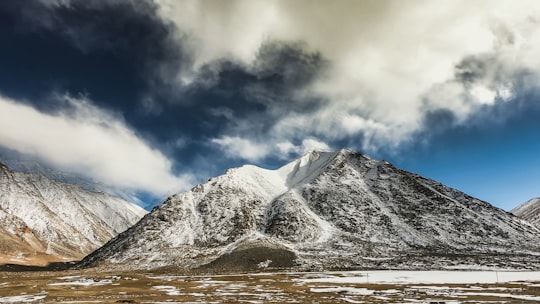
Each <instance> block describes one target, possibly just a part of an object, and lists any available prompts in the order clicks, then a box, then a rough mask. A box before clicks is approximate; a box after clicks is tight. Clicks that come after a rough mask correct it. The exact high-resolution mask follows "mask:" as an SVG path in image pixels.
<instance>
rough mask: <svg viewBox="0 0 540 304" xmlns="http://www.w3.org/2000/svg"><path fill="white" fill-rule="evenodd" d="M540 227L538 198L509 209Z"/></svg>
mask: <svg viewBox="0 0 540 304" xmlns="http://www.w3.org/2000/svg"><path fill="white" fill-rule="evenodd" d="M510 212H511V213H513V214H515V215H516V216H518V217H520V218H522V219H524V220H526V221H528V222H530V223H531V224H533V225H534V226H536V227H538V228H539V229H540V198H533V199H531V200H528V201H527V202H525V203H523V204H521V205H519V206H517V207H516V208H514V209H512V211H510Z"/></svg>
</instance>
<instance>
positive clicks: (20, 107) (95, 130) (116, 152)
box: [0, 96, 192, 195]
mask: <svg viewBox="0 0 540 304" xmlns="http://www.w3.org/2000/svg"><path fill="white" fill-rule="evenodd" d="M62 98H63V99H65V101H66V102H67V103H68V104H70V107H69V110H68V111H64V112H60V113H58V114H47V113H42V112H39V111H38V110H36V109H35V108H33V107H31V106H29V105H25V104H22V103H20V102H17V101H15V100H12V99H9V98H6V97H2V96H0V145H2V146H6V147H9V148H10V149H13V150H16V151H19V152H21V153H26V154H30V155H33V156H37V157H39V158H41V159H43V160H45V161H47V162H49V163H50V164H52V165H54V166H56V167H58V168H60V169H64V170H69V171H71V172H74V173H79V174H81V175H84V176H88V177H91V178H93V179H95V180H98V181H101V182H103V183H105V184H108V185H109V186H112V187H118V188H121V189H130V190H142V191H148V192H150V193H153V194H156V195H163V194H165V193H168V192H170V191H177V190H180V189H186V188H187V187H188V186H190V184H191V183H192V178H191V177H190V176H189V175H182V176H175V175H174V174H172V172H171V165H172V164H171V161H169V160H168V159H167V158H166V157H165V156H164V155H163V154H162V153H161V152H160V151H158V150H156V149H153V148H152V147H151V146H149V145H148V144H147V143H146V142H145V141H144V140H142V139H141V138H140V137H138V136H137V134H135V133H134V132H133V131H132V130H131V129H130V128H129V127H128V126H127V125H126V124H125V123H124V122H123V121H122V120H121V119H119V118H118V117H115V116H114V115H112V114H110V113H107V112H106V111H104V110H102V109H100V108H97V107H96V106H93V105H92V104H91V103H90V102H89V101H88V100H85V99H75V98H72V97H69V96H64V97H62Z"/></svg>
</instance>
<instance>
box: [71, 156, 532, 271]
mask: <svg viewBox="0 0 540 304" xmlns="http://www.w3.org/2000/svg"><path fill="white" fill-rule="evenodd" d="M539 249H540V232H539V230H538V229H537V228H535V227H533V226H531V225H530V224H528V223H526V222H525V221H523V220H521V219H519V218H517V217H515V216H514V215H512V214H510V213H507V212H505V211H504V210H502V209H499V208H496V207H494V206H492V205H490V204H488V203H486V202H483V201H480V200H478V199H475V198H473V197H470V196H468V195H466V194H464V193H462V192H460V191H457V190H454V189H451V188H449V187H446V186H444V185H442V184H440V183H438V182H435V181H433V180H429V179H426V178H423V177H421V176H418V175H416V174H413V173H410V172H406V171H403V170H400V169H397V168H395V167H394V166H392V165H391V164H389V163H388V162H385V161H377V160H373V159H370V158H369V157H367V156H364V155H362V154H359V153H354V152H350V151H345V150H342V151H339V152H336V153H329V152H312V153H310V154H307V155H305V156H303V157H301V158H300V159H297V160H295V161H293V162H291V163H289V164H287V165H285V166H283V167H281V168H279V169H277V170H266V169H262V168H258V167H255V166H249V165H247V166H243V167H240V168H236V169H230V170H228V171H227V172H226V173H225V174H224V175H221V176H218V177H216V178H212V179H210V180H209V181H208V182H207V183H204V184H201V185H198V186H196V187H194V188H193V189H191V190H190V191H188V192H185V193H180V194H177V195H174V196H171V197H170V198H168V199H167V200H166V201H165V202H164V203H163V204H162V205H160V206H158V207H156V208H154V210H152V212H151V213H150V214H148V215H146V216H145V217H144V218H143V219H142V220H141V221H139V222H138V223H137V224H136V225H135V226H133V227H132V228H130V229H128V230H127V231H126V232H124V233H122V234H120V235H119V236H118V237H116V238H114V239H113V240H111V241H110V242H109V243H107V244H106V245H105V246H103V247H102V248H100V249H99V250H97V251H95V252H94V253H92V254H91V255H89V256H88V257H86V258H85V259H84V260H83V261H82V262H81V263H80V264H79V267H89V266H102V267H107V268H109V269H141V268H160V267H173V268H176V269H184V270H190V269H191V270H193V269H198V270H208V271H226V270H231V271H238V270H253V269H258V268H272V267H287V268H290V267H292V268H296V269H304V270H307V269H332V268H356V267H361V268H366V267H374V268H408V269H411V268H420V269H426V268H445V267H450V268H452V267H456V268H460V267H480V266H478V264H484V265H490V266H496V267H512V268H531V267H539V263H538V262H536V264H535V263H530V260H535V261H536V260H538V258H537V257H536V256H535V255H537V254H538V253H539V252H540V251H539ZM464 265H465V266H464Z"/></svg>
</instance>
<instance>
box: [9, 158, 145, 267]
mask: <svg viewBox="0 0 540 304" xmlns="http://www.w3.org/2000/svg"><path fill="white" fill-rule="evenodd" d="M144 214H146V211H145V210H144V209H142V208H140V207H138V206H136V205H134V204H131V203H128V202H127V201H124V200H122V199H119V198H116V197H112V196H110V195H107V194H104V193H98V192H90V191H87V190H83V189H82V188H80V187H79V186H76V185H71V184H65V183H60V182H56V181H53V180H51V179H49V178H47V177H44V176H42V175H38V174H28V173H17V172H13V171H11V170H10V169H9V168H8V167H7V166H5V165H3V164H1V163H0V233H1V234H0V255H2V256H3V260H6V259H7V260H9V257H10V256H19V257H20V256H24V255H26V256H35V255H36V254H40V255H50V258H52V259H53V260H54V259H69V260H73V259H80V258H82V257H83V256H84V255H85V254H87V253H89V252H91V251H92V250H95V249H96V248H98V247H99V246H101V245H103V244H104V243H105V242H107V241H108V240H110V239H111V238H112V237H114V236H116V235H117V234H119V233H120V232H122V231H124V230H125V229H127V228H128V227H130V226H131V225H132V224H134V223H135V222H137V221H138V220H139V219H140V218H141V217H142V216H143V215H144Z"/></svg>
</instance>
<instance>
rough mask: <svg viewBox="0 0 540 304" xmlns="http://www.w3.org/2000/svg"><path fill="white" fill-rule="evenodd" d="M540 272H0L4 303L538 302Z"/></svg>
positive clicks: (0, 292) (539, 298)
mask: <svg viewBox="0 0 540 304" xmlns="http://www.w3.org/2000/svg"><path fill="white" fill-rule="evenodd" d="M538 302H540V272H512V271H499V272H495V271H352V272H312V273H266V274H237V275H211V276H177V275H174V274H163V273H159V274H155V273H115V274H113V273H96V272H95V271H92V270H84V271H56V272H0V303H447V304H448V303H538Z"/></svg>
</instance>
